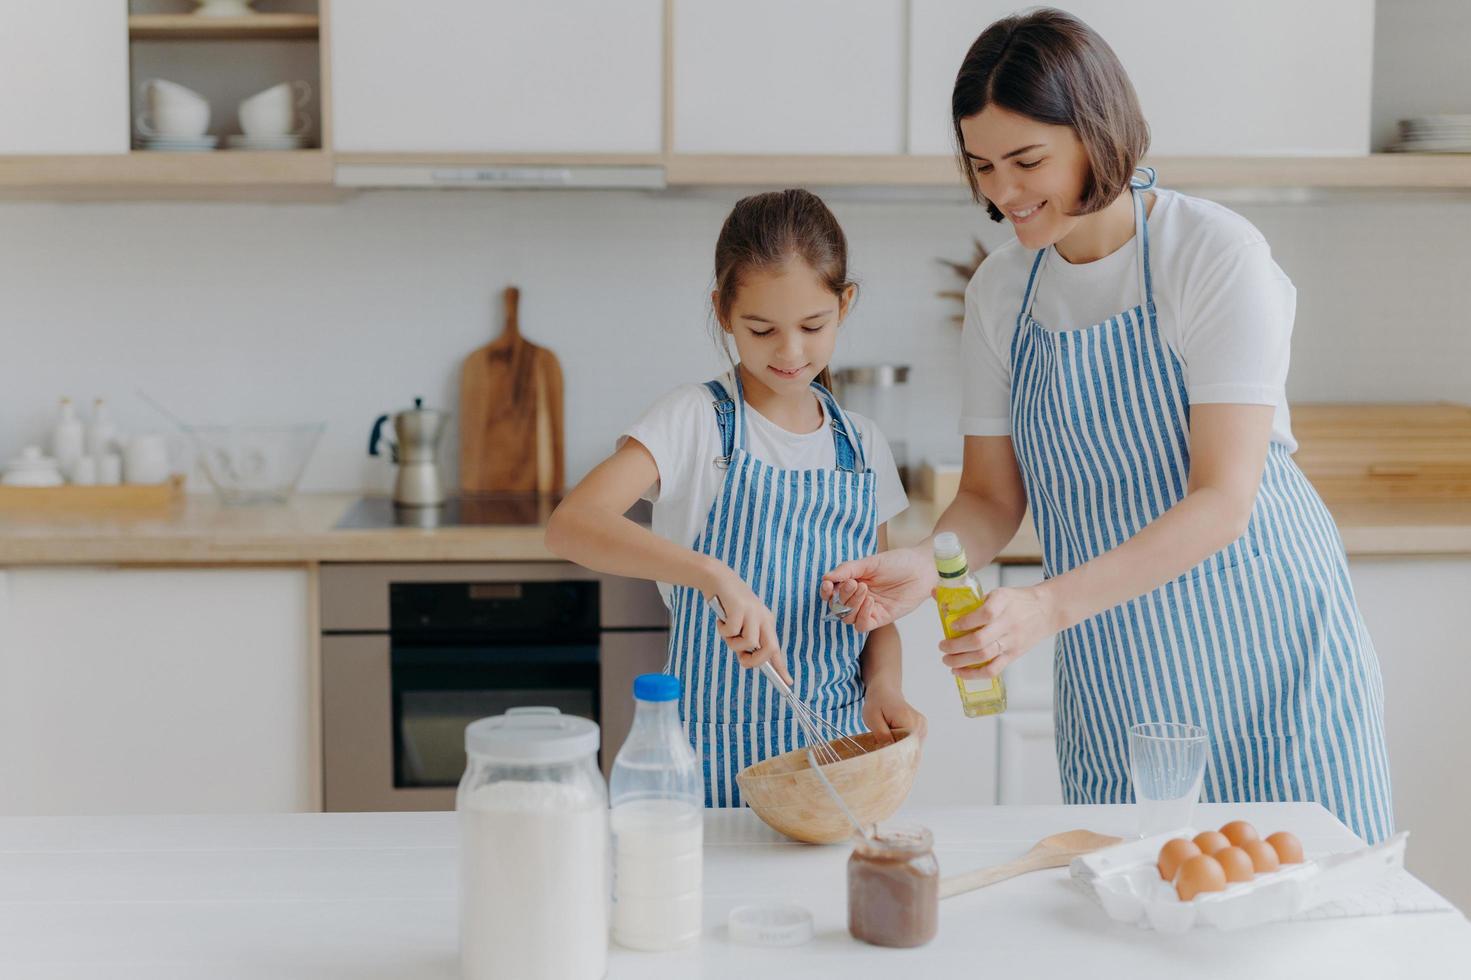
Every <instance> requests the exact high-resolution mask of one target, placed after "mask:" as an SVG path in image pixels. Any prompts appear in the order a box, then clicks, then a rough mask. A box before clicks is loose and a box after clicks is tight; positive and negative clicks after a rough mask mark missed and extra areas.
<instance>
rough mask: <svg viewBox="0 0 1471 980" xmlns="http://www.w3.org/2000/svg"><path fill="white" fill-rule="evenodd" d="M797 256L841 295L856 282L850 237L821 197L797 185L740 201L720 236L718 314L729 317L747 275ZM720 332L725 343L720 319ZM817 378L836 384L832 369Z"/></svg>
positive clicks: (717, 249) (717, 247)
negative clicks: (850, 269) (852, 275)
mask: <svg viewBox="0 0 1471 980" xmlns="http://www.w3.org/2000/svg"><path fill="white" fill-rule="evenodd" d="M793 258H800V259H802V260H803V261H805V262H806V263H807V264H808V265H810V266H811V267H812V268H813V270H814V271H816V273H817V274H818V276H819V277H821V279H822V283H823V285H824V286H826V287H827V288H828V289H831V290H832V291H833V294H834V295H836V296H839V297H841V296H842V295H843V293H844V292H845V291H846V290H847V289H848V287H849V286H855V285H856V283H854V282H853V281H852V280H851V279H849V278H848V239H847V237H846V236H844V235H843V229H842V228H841V227H840V226H839V225H838V219H837V218H835V217H833V213H832V212H831V211H829V210H828V207H827V205H826V204H824V203H822V198H820V197H818V196H817V195H816V194H814V193H812V192H811V191H808V190H803V189H802V188H800V187H795V188H789V189H787V190H784V191H769V192H767V193H765V194H752V195H751V196H750V197H743V198H741V199H740V200H739V201H737V202H736V206H735V207H734V208H732V209H731V212H730V215H729V216H728V217H727V218H726V219H725V224H724V225H722V226H721V228H720V237H719V238H717V239H716V240H715V314H716V316H717V318H718V319H719V320H727V319H729V317H730V309H731V305H732V304H733V303H734V302H735V297H736V291H737V290H739V289H740V287H741V282H742V280H743V279H744V278H745V277H746V276H747V275H748V274H750V273H751V272H752V271H755V270H762V271H775V270H777V269H780V268H781V267H782V266H784V265H786V264H787V262H789V261H791V260H792V259H793ZM715 331H716V340H717V341H718V342H719V343H720V344H721V346H722V348H724V345H725V335H724V332H723V330H722V329H721V326H720V324H719V323H718V322H717V323H716V324H715ZM724 349H726V350H727V351H728V348H724ZM817 380H818V383H820V384H821V385H822V386H823V387H824V388H829V389H831V388H832V375H831V373H830V372H829V370H828V369H827V368H823V369H822V373H820V374H819V375H818V376H817Z"/></svg>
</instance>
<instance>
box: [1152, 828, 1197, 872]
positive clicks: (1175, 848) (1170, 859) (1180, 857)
mask: <svg viewBox="0 0 1471 980" xmlns="http://www.w3.org/2000/svg"><path fill="white" fill-rule="evenodd" d="M1199 853H1200V848H1198V847H1196V846H1195V842H1194V841H1190V840H1186V839H1185V838H1183V837H1177V838H1175V839H1174V840H1172V841H1166V842H1165V846H1164V847H1161V848H1160V849H1159V876H1160V878H1161V879H1163V880H1165V881H1174V880H1175V872H1177V871H1179V870H1180V865H1182V864H1184V863H1185V862H1186V861H1188V860H1190V859H1191V858H1193V857H1195V856H1196V855H1197V854H1199Z"/></svg>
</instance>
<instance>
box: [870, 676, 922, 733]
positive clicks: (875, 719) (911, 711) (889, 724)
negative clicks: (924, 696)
mask: <svg viewBox="0 0 1471 980" xmlns="http://www.w3.org/2000/svg"><path fill="white" fill-rule="evenodd" d="M863 723H864V724H865V725H867V726H868V730H869V731H871V732H873V733H874V735H875V737H876V739H877V741H878V744H879V745H888V744H889V743H890V742H892V741H894V736H893V734H892V732H891V731H890V730H891V729H895V728H902V729H904V730H905V731H907V732H910V733H911V734H913V735H916V736H918V737H920V738H923V737H924V735H925V732H926V731H927V730H928V728H929V722H928V721H926V720H925V716H924V715H922V714H920V713H919V711H918V710H916V709H915V707H914V706H913V705H912V704H910V703H909V702H908V701H906V700H904V694H903V693H902V692H901V691H900V690H899V689H898V688H897V687H870V688H869V689H868V692H867V694H866V695H865V696H864V700H863Z"/></svg>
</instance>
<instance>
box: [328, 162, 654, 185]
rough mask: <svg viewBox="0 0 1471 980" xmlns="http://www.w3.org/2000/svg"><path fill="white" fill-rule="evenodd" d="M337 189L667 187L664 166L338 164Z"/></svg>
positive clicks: (335, 176)
mask: <svg viewBox="0 0 1471 980" xmlns="http://www.w3.org/2000/svg"><path fill="white" fill-rule="evenodd" d="M333 182H334V183H335V184H336V185H337V186H338V187H357V188H372V187H382V188H387V187H424V188H461V189H466V190H475V189H482V190H483V189H495V188H503V189H524V188H541V189H545V190H560V189H589V190H593V189H607V188H639V189H649V190H663V189H664V188H665V186H667V185H666V184H665V180H664V168H663V167H662V166H658V165H640V166H597V165H582V164H577V165H574V166H567V165H562V164H543V165H535V164H531V165H525V164H514V165H506V164H444V163H338V164H337V166H336V170H335V175H334V178H333Z"/></svg>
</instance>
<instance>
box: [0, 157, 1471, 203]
mask: <svg viewBox="0 0 1471 980" xmlns="http://www.w3.org/2000/svg"><path fill="white" fill-rule="evenodd" d="M1149 162H1150V163H1151V165H1153V166H1154V167H1156V168H1157V169H1158V170H1159V174H1160V182H1161V183H1162V184H1163V185H1164V186H1166V187H1178V188H1208V189H1224V188H1268V189H1270V188H1283V189H1291V188H1305V189H1319V188H1328V189H1349V190H1452V191H1466V190H1471V154H1462V155H1450V154H1411V153H1376V154H1372V155H1370V156H1363V157H1332V158H1297V157H1291V158H1283V157H1274V158H1265V157H1257V158H1252V157H1160V158H1158V159H1155V160H1152V161H1149ZM339 163H359V164H361V163H382V164H403V165H443V166H475V165H481V166H561V167H578V166H587V167H592V166H646V167H647V166H653V167H657V166H663V167H664V168H665V178H666V181H667V183H668V185H669V186H670V187H722V186H738V187H739V186H757V187H761V186H766V187H780V186H794V185H809V186H813V187H823V186H829V187H831V186H868V187H878V188H882V187H896V188H904V187H910V188H915V187H931V188H949V189H952V190H953V191H954V192H955V194H956V195H957V197H960V196H963V195H964V194H965V184H964V182H963V180H962V179H961V177H960V175H959V174H958V173H957V172H956V170H955V164H954V162H953V161H952V160H951V159H950V158H949V157H943V156H923V157H904V156H885V157H851V156H849V157H838V156H834V157H818V156H691V155H680V154H671V155H669V156H661V155H658V154H648V155H643V154H612V155H594V154H581V155H579V154H563V153H546V154H458V153H456V154H408V153H392V154H377V153H347V154H333V153H331V152H329V151H324V150H298V151H295V152H288V153H256V152H246V151H239V150H216V151H214V152H210V153H155V152H147V151H138V152H134V153H127V154H118V155H115V156H10V157H3V156H0V194H3V196H5V197H6V198H8V199H15V198H24V197H39V198H57V197H63V198H67V197H77V196H85V197H99V196H106V197H110V198H114V199H126V198H128V197H129V196H130V195H131V196H133V197H136V198H139V199H143V198H157V197H170V196H172V197H191V196H192V197H226V198H228V197H231V196H238V197H247V198H270V197H271V196H272V194H273V193H274V194H276V196H277V197H278V198H285V197H294V196H300V194H299V192H301V191H303V190H315V191H316V192H319V195H318V196H330V195H336V196H344V195H346V194H349V193H352V191H351V189H348V188H337V187H336V186H335V185H334V174H335V166H336V165H337V164H339ZM171 190H172V191H174V192H175V193H172V194H171V193H169V192H170V191H171Z"/></svg>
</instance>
